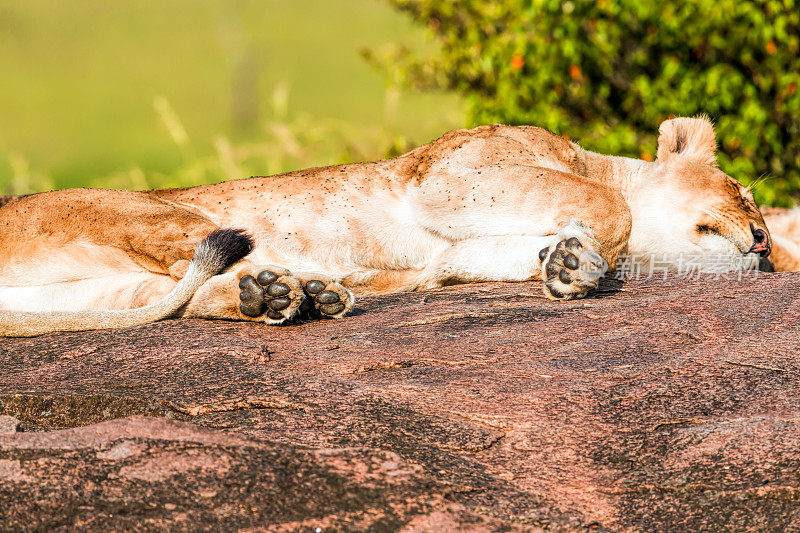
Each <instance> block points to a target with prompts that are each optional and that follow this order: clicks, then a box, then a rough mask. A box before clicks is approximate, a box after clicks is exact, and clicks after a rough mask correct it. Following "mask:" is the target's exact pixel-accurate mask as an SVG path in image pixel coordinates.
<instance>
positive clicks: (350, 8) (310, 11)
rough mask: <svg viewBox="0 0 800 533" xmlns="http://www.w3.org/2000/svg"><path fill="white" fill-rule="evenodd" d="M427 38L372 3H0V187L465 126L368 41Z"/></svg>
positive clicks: (241, 160)
mask: <svg viewBox="0 0 800 533" xmlns="http://www.w3.org/2000/svg"><path fill="white" fill-rule="evenodd" d="M397 41H401V42H404V43H407V44H409V45H410V46H414V47H418V48H419V49H423V50H424V49H425V48H426V47H430V46H433V45H432V44H431V43H430V41H428V40H427V39H426V36H425V35H424V32H423V30H421V29H419V28H417V27H414V26H413V25H412V24H411V23H410V22H409V21H408V20H406V19H405V18H404V17H403V16H402V15H400V14H398V13H397V12H395V11H393V10H392V9H391V7H389V6H388V5H386V4H384V3H381V2H377V1H374V0H298V1H274V0H271V1H249V0H191V1H189V0H161V1H155V0H138V1H132V0H117V1H115V2H103V1H99V0H70V1H68V2H52V1H49V0H24V1H22V0H20V1H18V0H0V72H2V79H1V80H0V193H14V194H20V193H28V192H34V191H36V190H44V189H49V188H65V187H75V186H95V187H137V188H144V187H165V186H178V185H191V184H195V183H207V182H213V181H219V180H222V179H231V178H239V177H246V176H249V175H250V174H270V173H277V172H281V171H285V170H290V169H294V168H302V167H307V166H313V165H323V164H332V163H341V162H347V161H352V160H358V159H364V158H377V157H381V156H382V155H384V154H387V153H388V154H392V153H395V152H397V151H399V150H402V149H404V148H406V147H408V146H410V145H412V144H422V143H425V142H428V141H429V140H431V139H432V138H435V137H437V136H438V135H440V134H441V133H443V132H444V131H446V130H448V129H452V128H454V127H460V126H462V125H463V123H464V116H465V113H464V106H463V105H462V103H461V102H460V101H459V100H458V99H457V98H456V97H454V96H452V95H430V94H425V95H423V94H412V93H406V92H400V91H399V90H397V89H395V88H392V87H387V85H386V82H385V80H384V78H383V77H382V76H381V74H380V73H378V72H374V71H372V70H371V68H370V67H369V65H367V64H366V62H364V61H363V60H362V59H361V57H360V56H359V49H361V48H377V47H380V46H382V45H384V44H386V43H389V42H397Z"/></svg>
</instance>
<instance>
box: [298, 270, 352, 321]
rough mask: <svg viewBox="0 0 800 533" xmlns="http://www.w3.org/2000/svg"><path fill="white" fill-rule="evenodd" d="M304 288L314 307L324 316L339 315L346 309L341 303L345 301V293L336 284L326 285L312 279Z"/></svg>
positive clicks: (343, 303) (342, 288)
mask: <svg viewBox="0 0 800 533" xmlns="http://www.w3.org/2000/svg"><path fill="white" fill-rule="evenodd" d="M305 288H306V292H308V294H309V295H310V296H311V298H313V300H314V307H315V308H316V309H318V310H319V312H320V313H322V314H323V315H325V316H337V315H341V313H342V312H343V311H344V310H345V308H346V307H347V305H346V304H345V302H344V301H343V300H346V299H347V292H346V291H345V289H344V287H342V286H341V285H339V284H338V283H335V282H331V283H327V284H326V283H325V282H324V281H321V280H318V279H312V280H309V281H307V282H306V285H305ZM332 289H333V290H332ZM340 293H341V294H340Z"/></svg>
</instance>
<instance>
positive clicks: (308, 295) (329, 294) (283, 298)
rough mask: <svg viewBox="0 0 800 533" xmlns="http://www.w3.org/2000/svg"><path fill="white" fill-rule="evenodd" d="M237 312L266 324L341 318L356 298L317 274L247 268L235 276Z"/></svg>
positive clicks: (282, 269)
mask: <svg viewBox="0 0 800 533" xmlns="http://www.w3.org/2000/svg"><path fill="white" fill-rule="evenodd" d="M237 278H238V279H239V290H240V292H239V311H240V312H241V313H242V315H244V316H245V317H247V318H249V319H253V320H257V321H263V322H266V323H267V324H280V323H282V322H285V321H287V320H290V319H292V318H295V317H300V318H322V317H327V318H341V317H342V316H344V315H345V314H346V313H347V312H349V311H350V310H352V309H353V303H354V301H355V298H353V294H352V293H351V292H350V291H348V290H347V289H345V288H344V287H343V286H342V285H341V284H339V283H337V282H336V281H334V280H332V279H331V278H328V277H327V276H322V275H319V274H293V273H291V272H289V271H288V270H286V269H285V268H280V267H274V266H265V267H247V268H244V269H242V270H240V271H239V273H238V274H237Z"/></svg>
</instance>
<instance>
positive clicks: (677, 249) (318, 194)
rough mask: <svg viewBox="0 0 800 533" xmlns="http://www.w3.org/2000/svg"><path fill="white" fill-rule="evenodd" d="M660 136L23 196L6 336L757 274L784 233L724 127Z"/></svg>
mask: <svg viewBox="0 0 800 533" xmlns="http://www.w3.org/2000/svg"><path fill="white" fill-rule="evenodd" d="M659 134H660V135H659V139H658V153H657V159H656V161H655V162H646V161H642V160H637V159H628V158H623V157H613V156H606V155H601V154H597V153H592V152H589V151H586V150H583V149H581V148H580V147H579V146H578V145H577V144H575V143H572V142H569V141H567V140H565V139H563V138H561V137H558V136H556V135H553V134H551V133H550V132H548V131H546V130H543V129H541V128H537V127H530V126H520V127H508V126H500V125H495V126H483V127H479V128H475V129H472V130H458V131H454V132H451V133H448V134H446V135H445V136H443V137H442V138H440V139H438V140H436V141H434V142H432V143H431V144H428V145H426V146H423V147H421V148H417V149H416V150H414V151H412V152H409V153H407V154H405V155H403V156H400V157H398V158H396V159H392V160H388V161H378V162H375V163H360V164H352V165H344V166H333V167H326V168H316V169H311V170H304V171H298V172H291V173H288V174H283V175H280V176H273V177H259V178H251V179H247V180H239V181H230V182H224V183H219V184H216V185H208V186H201V187H192V188H187V189H166V190H155V191H147V192H127V191H110V190H96V189H73V190H65V191H57V192H49V193H42V194H35V195H31V196H27V197H23V198H18V199H14V200H12V201H10V202H9V203H7V204H6V205H5V206H3V207H2V208H0V283H1V284H2V285H0V309H2V310H3V311H0V335H3V336H29V335H37V334H41V333H44V332H49V331H64V330H81V329H93V328H108V327H120V326H129V325H133V324H141V323H145V322H148V321H152V320H157V319H161V318H165V317H168V316H182V317H203V318H222V319H235V320H251V321H258V322H265V323H267V324H280V323H282V322H284V321H286V320H289V319H291V318H293V317H295V316H297V315H298V314H301V313H312V314H313V313H316V314H318V315H321V316H326V317H333V318H338V317H341V316H343V315H344V314H345V313H347V312H348V311H349V310H350V309H351V308H352V306H353V294H352V293H351V290H353V291H355V292H356V293H359V294H377V293H388V292H396V291H410V290H416V289H425V288H430V287H439V286H442V285H446V284H451V283H465V282H477V281H523V280H529V279H541V280H542V281H544V284H543V285H544V293H545V295H546V296H547V297H549V298H552V299H555V300H567V299H572V298H580V297H583V296H584V295H585V294H586V293H587V291H589V290H590V289H592V288H594V287H596V286H597V283H598V280H599V278H600V277H601V276H603V275H604V274H605V273H606V271H607V270H608V269H614V268H615V265H616V263H617V259H618V257H619V256H620V254H621V253H622V252H624V251H625V252H627V253H629V254H635V255H644V254H656V256H659V257H662V258H663V257H667V258H670V259H674V260H675V261H677V260H678V258H679V257H682V256H684V255H689V256H692V257H695V258H697V257H700V258H705V257H711V256H719V255H723V256H724V257H729V258H735V259H738V260H739V264H740V267H742V268H753V267H755V266H756V264H757V263H758V259H759V256H766V255H767V254H769V252H770V248H771V238H770V234H769V232H768V231H767V227H766V225H765V224H764V220H763V219H762V217H761V214H760V212H759V210H758V207H757V206H756V204H755V202H754V200H753V196H752V194H751V193H750V191H749V189H748V188H746V187H744V186H743V185H741V184H740V183H739V182H737V181H736V180H734V179H732V178H730V177H729V176H727V175H725V174H724V173H723V172H722V171H720V170H719V169H718V168H717V166H716V156H715V150H716V140H715V137H714V131H713V128H712V125H711V123H710V122H709V121H708V120H707V119H705V118H676V119H672V120H668V121H666V122H664V123H663V124H661V126H660V128H659ZM228 228H235V229H236V230H239V231H234V230H232V229H231V230H229V229H228ZM220 229H222V231H218V230H220ZM204 238H205V240H204ZM201 241H202V242H201ZM198 243H201V244H200V245H198ZM196 245H198V248H197V249H196V251H195V252H194V259H193V260H192V257H193V250H195V246H196ZM190 260H192V261H191V263H190Z"/></svg>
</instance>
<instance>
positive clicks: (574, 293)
mask: <svg viewBox="0 0 800 533" xmlns="http://www.w3.org/2000/svg"><path fill="white" fill-rule="evenodd" d="M582 240H583V242H581V241H582ZM594 248H595V245H594V243H592V241H591V240H590V239H588V238H586V239H579V238H578V237H569V238H567V239H562V240H559V241H556V242H555V243H554V244H553V245H551V246H549V247H547V248H543V249H542V250H541V251H540V252H539V259H540V260H541V261H542V279H543V280H544V293H545V296H547V297H548V298H552V299H554V300H572V299H575V298H583V297H584V296H586V293H587V292H589V291H590V290H591V289H593V288H595V287H597V283H598V281H599V280H600V278H601V277H603V274H605V272H606V270H607V268H608V265H607V263H606V261H605V260H604V259H603V258H602V257H600V254H598V253H597V252H596V251H595V249H594Z"/></svg>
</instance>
